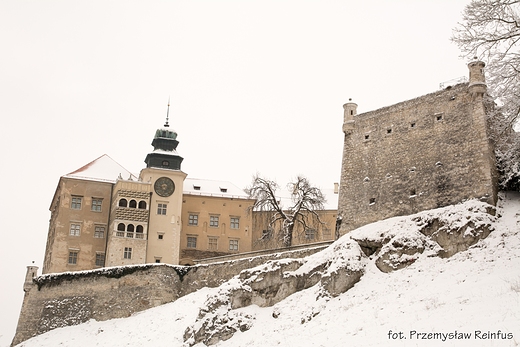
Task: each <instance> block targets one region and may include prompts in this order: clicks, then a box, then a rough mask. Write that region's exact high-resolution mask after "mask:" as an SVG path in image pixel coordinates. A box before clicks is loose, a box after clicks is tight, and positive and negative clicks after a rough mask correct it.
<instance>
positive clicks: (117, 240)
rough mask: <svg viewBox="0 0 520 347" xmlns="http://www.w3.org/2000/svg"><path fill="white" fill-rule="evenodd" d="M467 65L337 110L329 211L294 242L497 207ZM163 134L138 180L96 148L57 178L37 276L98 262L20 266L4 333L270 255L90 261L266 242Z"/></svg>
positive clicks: (479, 76) (51, 323) (98, 313)
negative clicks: (444, 210) (377, 105)
mask: <svg viewBox="0 0 520 347" xmlns="http://www.w3.org/2000/svg"><path fill="white" fill-rule="evenodd" d="M468 68H469V82H468V83H461V84H457V85H454V86H449V87H447V88H445V89H443V90H440V91H437V92H434V93H431V94H428V95H424V96H421V97H418V98H416V99H412V100H408V101H404V102H401V103H398V104H395V105H393V106H389V107H384V108H381V109H379V110H375V111H372V112H367V113H363V114H357V105H356V104H355V103H353V102H348V103H346V104H345V105H344V106H343V108H344V122H343V133H344V148H343V158H342V169H341V183H340V186H339V196H338V199H339V201H338V205H337V206H338V209H337V212H336V210H334V209H333V208H330V209H327V210H326V211H321V213H322V214H323V215H322V216H323V217H324V218H323V219H324V220H325V221H326V225H325V226H324V227H323V228H321V229H320V230H319V231H318V230H314V231H313V232H312V233H304V235H306V237H304V238H303V239H302V240H300V241H299V242H301V243H308V242H315V241H321V240H332V239H333V238H337V237H339V236H341V235H344V234H346V233H348V232H349V231H351V230H353V229H355V228H357V227H360V226H362V225H365V224H369V223H371V222H374V221H378V220H382V219H385V218H389V217H393V216H399V215H408V214H413V213H416V212H419V211H422V210H428V209H433V208H437V207H442V206H446V205H450V204H455V203H458V202H461V201H464V200H467V199H473V198H477V199H480V200H482V201H485V202H488V203H490V204H493V205H495V204H496V201H497V172H496V163H495V157H494V153H493V144H492V143H491V142H490V140H489V131H490V130H489V126H488V124H487V112H488V111H489V110H490V108H491V107H492V106H493V105H492V104H491V102H490V101H489V100H488V98H487V97H486V84H485V78H484V71H483V69H484V63H482V62H480V61H474V62H471V63H470V64H468ZM176 138H177V133H176V132H175V131H173V130H172V129H170V128H169V126H168V122H166V124H165V126H164V127H163V128H160V129H158V130H157V132H156V134H155V137H154V140H153V142H152V145H153V146H154V151H153V152H151V153H150V154H148V156H147V157H146V159H145V162H146V168H144V169H143V170H142V171H141V173H140V175H139V177H136V176H134V175H132V174H131V173H130V172H128V171H126V170H125V169H124V168H122V167H121V166H120V165H119V164H117V163H116V162H114V161H113V160H112V159H111V158H109V157H108V156H102V157H100V158H98V159H96V160H95V161H94V162H92V163H90V164H87V165H86V166H85V167H83V168H81V169H79V170H76V171H74V172H72V173H70V174H68V175H65V176H63V177H61V178H60V182H59V184H58V188H57V189H56V194H55V195H54V198H53V201H52V204H51V221H50V224H49V236H48V241H47V249H46V253H45V261H44V269H43V273H50V272H64V271H75V270H88V269H96V268H100V270H97V271H93V272H80V273H65V274H61V275H60V274H54V275H47V276H43V277H39V278H37V279H33V278H34V277H35V276H36V273H37V267H35V266H29V267H28V271H27V275H26V280H25V284H24V291H25V297H24V303H23V306H22V310H21V313H20V319H19V322H18V328H17V333H16V336H15V339H14V340H13V343H15V342H16V343H18V342H21V341H24V340H26V339H28V338H30V337H31V336H34V335H37V334H40V333H43V332H45V331H48V330H50V329H53V328H55V327H57V326H66V325H72V324H78V323H80V322H83V321H87V320H88V319H98V320H103V319H110V318H116V317H125V316H128V315H129V314H132V313H134V312H137V311H139V310H144V309H147V308H150V307H153V306H157V305H159V304H163V303H166V302H169V301H173V300H176V299H177V298H178V297H179V296H181V295H185V294H186V293H189V292H191V291H193V290H196V289H197V288H201V287H203V286H206V285H207V286H210V285H218V284H219V283H221V282H222V281H224V280H226V279H229V278H231V277H232V276H234V275H236V274H237V273H239V272H240V271H241V270H243V269H245V268H247V267H251V266H253V264H258V263H259V262H265V261H267V260H268V259H274V258H276V257H278V256H279V255H277V254H273V253H274V252H271V253H272V254H270V255H265V256H264V257H263V258H262V257H257V258H252V259H242V260H240V261H236V262H228V263H224V262H220V263H215V264H209V265H204V266H194V267H188V268H183V269H180V268H177V267H167V266H164V267H159V266H152V265H142V267H126V268H112V269H103V267H105V266H120V265H131V264H149V263H166V264H181V265H186V264H187V265H191V264H193V263H194V262H195V260H196V259H200V258H207V257H211V256H218V255H223V254H238V253H240V252H246V254H245V255H251V254H252V253H247V252H249V251H251V250H254V249H265V248H266V247H265V246H262V245H258V244H257V243H255V241H257V240H260V239H261V238H262V235H263V233H264V230H262V227H261V224H259V221H258V220H255V215H254V213H253V214H248V213H247V212H246V211H247V210H248V209H249V207H250V206H252V204H253V202H254V201H252V200H251V199H249V198H248V197H247V196H246V195H245V194H244V193H243V191H241V190H240V189H239V188H237V187H235V186H234V185H232V184H231V183H229V182H215V181H207V180H195V179H190V178H187V177H186V176H187V175H186V174H185V173H184V172H182V171H181V162H182V160H183V158H182V157H180V156H179V155H178V153H177V152H176V147H177V145H178V141H177V140H176ZM118 176H119V178H115V177H118ZM123 177H126V179H125V178H123ZM328 196H332V197H334V196H335V195H334V194H332V195H328ZM333 201H334V200H333ZM329 203H330V201H329ZM336 213H337V218H336ZM332 230H335V232H332ZM297 240H298V239H297ZM317 249H318V248H316V249H315V250H311V249H306V250H304V251H302V253H299V254H300V255H297V254H293V255H291V256H292V257H298V256H302V255H308V254H310V252H315V251H317ZM134 272H135V274H134ZM185 276H187V277H186V278H188V280H187V281H185V282H183V279H185ZM163 282H164V283H163ZM172 288H173V290H172ZM113 293H117V294H118V295H113ZM136 293H137V294H136ZM135 295H138V296H139V295H141V299H140V300H138V301H136V302H135V303H134V304H132V305H130V304H128V303H127V300H126V299H127V298H128V297H132V296H135ZM60 300H61V301H60ZM57 302H60V304H62V306H60V307H58V306H59V305H55V303H57ZM67 305H68V306H67ZM77 307H82V308H84V309H82V312H84V313H85V312H86V313H85V315H84V316H82V317H77V316H75V315H74V313H75V312H74V310H75V309H76V310H77ZM112 307H117V309H116V310H114V309H112ZM53 310H54V311H53Z"/></svg>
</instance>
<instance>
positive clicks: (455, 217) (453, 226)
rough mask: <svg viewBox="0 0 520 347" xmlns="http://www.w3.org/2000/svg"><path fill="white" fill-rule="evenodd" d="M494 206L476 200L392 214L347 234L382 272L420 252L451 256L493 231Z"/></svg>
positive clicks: (411, 261) (430, 254)
mask: <svg viewBox="0 0 520 347" xmlns="http://www.w3.org/2000/svg"><path fill="white" fill-rule="evenodd" d="M494 215H495V209H494V207H493V206H491V205H488V204H486V203H482V202H478V201H468V202H466V203H464V204H459V205H455V206H450V207H446V208H440V209H436V210H430V211H425V212H422V213H419V214H416V215H414V216H412V217H411V218H399V217H398V218H391V219H388V220H385V221H381V222H378V223H374V224H370V225H367V226H365V227H362V228H359V229H357V230H354V231H353V232H352V233H351V234H350V237H351V238H352V239H354V240H356V242H358V243H359V245H360V247H361V249H362V250H363V252H364V253H365V254H366V255H367V256H373V257H375V264H376V266H377V267H378V268H379V269H380V270H381V271H383V272H390V271H394V270H398V269H402V268H404V267H406V266H408V265H410V264H412V263H413V262H415V261H416V260H417V259H418V258H419V256H420V255H421V254H426V255H427V256H439V257H443V258H446V257H451V256H452V255H454V254H455V253H458V252H461V251H465V250H467V249H468V248H469V247H471V246H473V245H475V244H476V243H477V242H478V241H479V240H481V239H484V238H486V237H487V236H488V235H489V233H490V232H491V231H492V228H493V227H492V225H493V222H494V220H495V217H494Z"/></svg>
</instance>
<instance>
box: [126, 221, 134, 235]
mask: <svg viewBox="0 0 520 347" xmlns="http://www.w3.org/2000/svg"><path fill="white" fill-rule="evenodd" d="M126 237H130V238H133V237H134V225H133V224H128V225H127V226H126Z"/></svg>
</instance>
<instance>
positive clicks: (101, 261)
mask: <svg viewBox="0 0 520 347" xmlns="http://www.w3.org/2000/svg"><path fill="white" fill-rule="evenodd" d="M96 266H100V267H103V266H105V253H96Z"/></svg>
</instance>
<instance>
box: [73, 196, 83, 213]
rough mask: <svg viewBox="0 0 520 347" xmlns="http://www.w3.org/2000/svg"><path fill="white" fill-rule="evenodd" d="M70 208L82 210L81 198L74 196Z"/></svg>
mask: <svg viewBox="0 0 520 347" xmlns="http://www.w3.org/2000/svg"><path fill="white" fill-rule="evenodd" d="M70 208H72V209H74V210H81V197H80V196H73V197H72V202H71V204H70Z"/></svg>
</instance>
